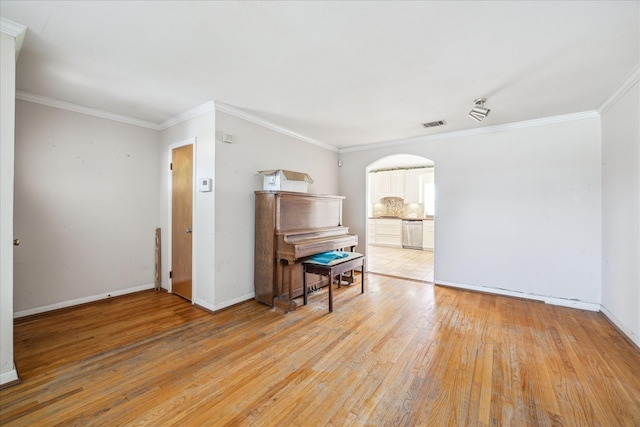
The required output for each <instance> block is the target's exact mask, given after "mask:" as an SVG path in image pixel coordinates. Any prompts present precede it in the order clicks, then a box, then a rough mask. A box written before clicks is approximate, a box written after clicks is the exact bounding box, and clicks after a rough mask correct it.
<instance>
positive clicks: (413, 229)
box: [402, 219, 422, 249]
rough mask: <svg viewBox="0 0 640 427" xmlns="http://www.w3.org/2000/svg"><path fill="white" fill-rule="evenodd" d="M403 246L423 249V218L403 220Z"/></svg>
mask: <svg viewBox="0 0 640 427" xmlns="http://www.w3.org/2000/svg"><path fill="white" fill-rule="evenodd" d="M402 247H403V248H406V249H422V220H420V219H403V220H402Z"/></svg>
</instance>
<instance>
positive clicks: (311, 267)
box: [302, 252, 365, 312]
mask: <svg viewBox="0 0 640 427" xmlns="http://www.w3.org/2000/svg"><path fill="white" fill-rule="evenodd" d="M364 259H365V256H364V255H362V254H359V253H357V252H349V256H347V257H345V258H340V259H336V260H333V261H331V262H330V263H328V264H323V263H320V262H317V261H312V260H307V261H304V262H303V263H302V270H303V273H302V277H303V280H302V289H303V291H302V292H303V298H304V299H303V301H304V302H303V305H307V292H308V291H307V275H306V273H313V274H318V275H320V276H329V312H332V311H333V278H334V277H336V276H338V275H340V276H342V274H343V273H346V272H347V271H351V272H352V273H351V274H352V276H353V270H355V269H356V268H360V269H361V277H360V284H361V288H360V293H362V294H363V293H364ZM339 286H340V282H338V287H339Z"/></svg>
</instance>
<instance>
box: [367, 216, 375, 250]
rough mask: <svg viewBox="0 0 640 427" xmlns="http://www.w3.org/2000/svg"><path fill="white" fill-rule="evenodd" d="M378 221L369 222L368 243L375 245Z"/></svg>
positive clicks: (370, 220)
mask: <svg viewBox="0 0 640 427" xmlns="http://www.w3.org/2000/svg"><path fill="white" fill-rule="evenodd" d="M376 221H377V220H376V219H369V220H368V221H367V243H368V244H370V245H373V244H375V243H376Z"/></svg>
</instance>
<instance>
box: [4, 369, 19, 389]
mask: <svg viewBox="0 0 640 427" xmlns="http://www.w3.org/2000/svg"><path fill="white" fill-rule="evenodd" d="M19 379H20V378H18V371H16V368H15V366H14V367H13V369H12V370H10V371H9V372H5V373H3V374H0V385H3V384H9V383H12V382H14V381H18V380H19Z"/></svg>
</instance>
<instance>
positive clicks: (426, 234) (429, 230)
mask: <svg viewBox="0 0 640 427" xmlns="http://www.w3.org/2000/svg"><path fill="white" fill-rule="evenodd" d="M434 231H435V222H434V220H426V219H425V220H423V221H422V249H423V250H424V249H426V250H430V251H432V250H434V240H435V239H434V234H435V232H434Z"/></svg>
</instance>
